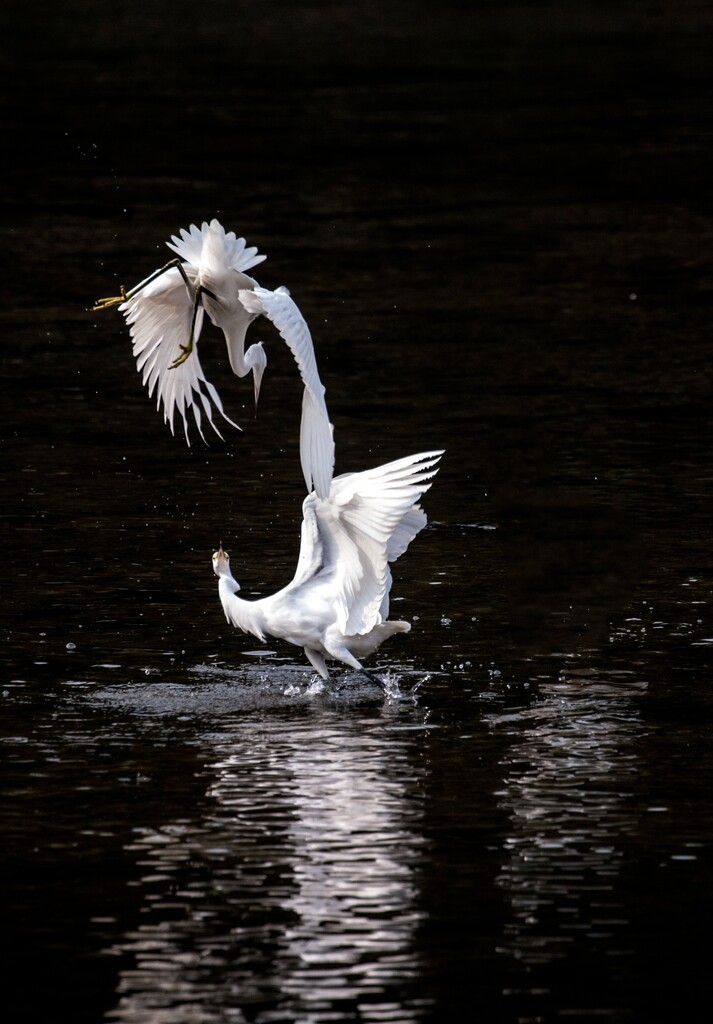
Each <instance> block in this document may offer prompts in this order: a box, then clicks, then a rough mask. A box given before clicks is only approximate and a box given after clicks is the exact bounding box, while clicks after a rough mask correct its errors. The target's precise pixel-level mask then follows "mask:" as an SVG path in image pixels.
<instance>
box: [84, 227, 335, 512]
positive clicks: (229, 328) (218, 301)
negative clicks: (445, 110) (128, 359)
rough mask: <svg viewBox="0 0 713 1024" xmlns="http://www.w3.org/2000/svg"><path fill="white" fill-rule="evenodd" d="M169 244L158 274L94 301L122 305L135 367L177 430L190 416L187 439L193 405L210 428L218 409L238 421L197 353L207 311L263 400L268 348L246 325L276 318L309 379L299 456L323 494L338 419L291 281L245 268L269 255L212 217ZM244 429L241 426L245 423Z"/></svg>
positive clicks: (235, 364) (233, 361)
mask: <svg viewBox="0 0 713 1024" xmlns="http://www.w3.org/2000/svg"><path fill="white" fill-rule="evenodd" d="M167 244H168V247H169V248H170V249H172V250H173V251H174V252H175V253H176V254H177V259H175V260H173V261H171V263H168V264H166V266H165V267H161V268H160V269H159V270H157V271H155V272H154V273H153V274H150V275H149V276H148V277H147V278H145V279H144V280H143V281H141V282H139V284H138V285H136V287H134V288H132V289H130V291H128V292H125V291H124V290H123V289H122V293H121V295H118V296H112V297H109V298H106V299H100V300H99V301H98V302H97V304H96V305H95V307H94V308H95V309H107V308H109V307H111V306H114V305H118V306H119V308H120V310H121V312H122V313H123V314H124V316H125V317H126V321H127V323H128V324H129V326H130V330H131V336H132V339H133V353H134V356H135V358H136V366H137V369H138V370H139V372H140V373H141V374H142V379H143V383H144V385H145V386H146V387H147V388H148V392H149V395H150V396H153V394H154V391H155V392H156V396H157V401H156V406H157V408H158V409H161V407H163V415H164V420H165V421H166V422H168V424H169V426H170V428H171V431H172V432H173V431H174V420H175V414H176V412H178V413H179V414H180V416H181V418H182V420H183V429H184V433H185V436H186V441H187V442H188V443H189V444H190V440H189V436H188V423H189V420H188V413H189V410H190V411H191V412H192V414H193V418H194V420H195V424H196V426H197V428H198V431H199V432H200V434H201V436H202V437H203V436H204V435H203V429H202V419H203V415H205V416H206V417H207V419H208V422H209V423H210V425H211V427H212V428H213V430H215V432H216V433H217V434H218V435H219V436H222V435H221V434H220V431H219V430H218V427H217V426H216V424H215V423H214V421H213V408H215V409H217V410H218V412H219V413H220V414H221V416H222V417H223V418H224V419H225V420H226V421H227V422H228V423H230V424H231V425H232V426H234V427H238V425H237V424H236V423H234V422H233V420H231V419H230V418H229V417H228V416H227V415H226V414H225V412H224V410H223V405H222V402H221V400H220V396H219V395H218V392H217V391H216V389H215V387H214V386H213V384H211V383H210V381H208V380H207V379H206V377H205V374H204V373H203V369H202V367H201V363H200V359H199V358H198V339H199V338H200V334H201V329H202V326H203V317H204V313H207V314H208V317H209V318H210V320H211V321H212V322H213V323H214V324H215V326H216V327H219V328H220V329H221V330H222V331H223V334H224V335H225V341H226V345H227V348H228V356H229V359H230V365H231V367H232V369H233V372H234V373H235V374H236V375H237V376H238V377H244V376H245V375H246V374H247V373H249V372H250V371H251V370H252V373H253V377H254V390H255V402H256V403H257V400H258V396H259V393H260V383H261V380H262V375H263V373H264V371H265V366H266V365H267V357H266V355H265V351H264V349H263V346H262V342H257V343H256V344H254V345H251V346H250V347H249V348H248V349H247V350H246V349H245V337H246V332H247V329H248V327H249V326H250V324H251V323H252V321H253V320H254V319H255V318H256V317H257V316H260V315H262V316H265V317H266V318H267V319H269V320H271V321H273V322H274V324H275V326H276V327H277V329H278V331H279V332H280V335H281V337H282V338H283V339H284V341H285V342H286V343H287V345H288V346H289V347H290V349H291V350H292V353H293V355H294V357H295V360H296V361H297V364H298V367H299V370H300V373H301V375H302V379H303V381H304V384H305V395H304V401H303V419H302V428H301V431H300V458H301V461H302V470H303V473H304V477H305V482H306V484H307V490H308V491H311V490H312V487H313V486H314V487H315V488H316V489H317V493H318V494H320V495H321V496H323V497H326V495H327V494H328V493H329V484H330V480H331V476H332V471H333V467H334V443H333V440H332V428H331V425H330V423H329V417H328V415H327V408H326V405H325V402H324V387H323V385H322V382H321V381H320V379H319V373H318V372H317V364H316V361H315V358H314V347H313V344H312V338H311V336H310V333H309V329H308V327H307V324H306V323H305V321H304V318H303V317H302V314H301V313H300V311H299V309H298V308H297V306H296V304H295V302H294V301H293V299H292V298H291V296H290V294H289V292H288V291H287V289H285V288H278V289H277V290H276V291H270V290H269V289H267V288H260V287H259V285H258V284H257V282H256V281H255V280H254V279H253V278H252V277H249V276H248V275H247V274H246V271H247V270H250V269H251V268H252V267H254V266H256V265H257V264H258V263H262V261H263V260H264V259H265V258H266V257H265V256H261V255H259V254H258V251H257V249H256V248H254V247H248V246H246V244H245V239H244V238H237V237H236V236H235V233H234V232H232V231H230V232H227V233H226V231H225V229H224V227H223V226H222V224H220V223H219V222H218V221H217V220H212V221H211V222H210V224H208V223H205V222H204V223H203V224H202V226H201V227H200V228H198V227H196V225H195V224H192V225H191V227H190V228H189V230H188V231H186V230H185V229H181V231H180V233H179V236H176V235H173V236H172V239H171V241H170V242H168V243H167ZM238 429H240V428H239V427H238Z"/></svg>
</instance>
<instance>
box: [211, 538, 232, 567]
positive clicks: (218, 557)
mask: <svg viewBox="0 0 713 1024" xmlns="http://www.w3.org/2000/svg"><path fill="white" fill-rule="evenodd" d="M213 572H214V573H215V575H216V576H231V575H232V573H231V572H230V555H229V554H228V553H227V551H223V543H222V541H221V544H220V547H219V548H218V550H217V551H215V552H213Z"/></svg>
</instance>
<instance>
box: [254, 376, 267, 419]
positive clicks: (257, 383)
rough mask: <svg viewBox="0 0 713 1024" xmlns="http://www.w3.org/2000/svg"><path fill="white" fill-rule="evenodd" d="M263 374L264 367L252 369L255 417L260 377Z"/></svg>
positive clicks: (260, 382)
mask: <svg viewBox="0 0 713 1024" xmlns="http://www.w3.org/2000/svg"><path fill="white" fill-rule="evenodd" d="M264 372H265V367H264V366H254V367H253V387H254V388H255V416H257V403H258V399H259V398H260V385H261V384H262V375H263V373H264Z"/></svg>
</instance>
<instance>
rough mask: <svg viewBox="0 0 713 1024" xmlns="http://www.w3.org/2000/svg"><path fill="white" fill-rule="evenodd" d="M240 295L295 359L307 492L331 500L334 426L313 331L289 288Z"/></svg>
mask: <svg viewBox="0 0 713 1024" xmlns="http://www.w3.org/2000/svg"><path fill="white" fill-rule="evenodd" d="M239 294H240V301H241V302H242V303H243V305H244V306H245V308H246V309H247V310H248V312H250V313H253V314H255V315H256V316H257V315H259V314H262V315H263V316H266V317H267V318H268V320H271V321H272V322H273V324H274V325H275V327H276V328H277V330H278V331H279V332H280V336H281V337H282V339H283V340H284V341H285V342H286V343H287V345H288V346H289V348H290V350H291V351H292V354H293V356H294V357H295V362H296V363H297V366H298V368H299V371H300V375H301V377H302V380H303V381H304V386H305V392H304V396H303V400H302V423H301V426H300V462H301V463H302V472H303V474H304V478H305V483H306V485H307V490H308V491H311V490H312V488H314V489H315V490H316V492H317V494H318V495H319V497H320V498H327V497H328V495H329V489H330V486H331V483H332V474H333V472H334V437H333V427H332V424H331V423H330V422H329V414H328V412H327V404H326V402H325V400H324V385H323V384H322V381H321V380H320V379H319V372H318V370H317V360H316V359H315V355H314V345H313V344H312V336H311V335H310V332H309V328H308V327H307V324H306V322H305V319H304V317H303V316H302V314H301V313H300V311H299V309H298V308H297V305H296V304H295V302H294V300H293V299H292V297H291V296H290V293H289V292H288V291H287V289H286V288H277V289H276V290H275V291H270V290H269V289H268V288H260V287H257V288H255V289H251V290H247V289H241V291H240V293H239Z"/></svg>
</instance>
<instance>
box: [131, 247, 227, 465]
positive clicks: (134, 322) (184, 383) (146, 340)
mask: <svg viewBox="0 0 713 1024" xmlns="http://www.w3.org/2000/svg"><path fill="white" fill-rule="evenodd" d="M183 270H184V272H185V274H186V276H187V278H188V280H189V281H193V280H195V277H196V270H195V268H194V267H191V266H189V265H187V264H184V265H183ZM132 291H135V292H136V294H135V295H134V296H133V298H130V299H128V300H127V301H126V302H124V303H122V305H121V306H120V307H119V308H120V310H121V311H122V313H123V314H124V316H125V317H126V322H127V323H128V324H129V327H130V330H131V337H132V339H133V343H134V344H133V352H134V356H135V357H136V367H137V369H138V370H139V371H140V372H141V373H142V377H143V383H144V384H145V385H146V386H147V388H148V392H149V396H152V395H153V393H154V390H156V392H157V401H156V408H157V409H160V408H161V406H162V405H163V418H164V421H167V422H168V424H169V426H170V427H171V433H174V416H175V413H176V410H178V412H179V413H180V414H181V417H182V419H183V430H184V433H185V435H186V442H187V443H188V444H189V445H190V443H191V442H190V440H189V437H188V419H187V413H188V410H189V409H190V410H191V411H192V412H193V417H194V419H195V422H196V426H197V427H198V431H199V433H200V435H201V437H203V440H205V437H204V435H203V429H202V426H201V423H202V415H201V409H202V410H203V412H204V413H205V415H206V417H207V418H208V422H209V423H210V425H211V427H212V428H213V430H214V431H215V432H216V434H218V436H219V437H221V436H222V435H221V433H220V431H219V430H218V428H217V426H216V425H215V423H214V422H213V413H212V406H211V403H212V405H214V406H215V408H216V409H217V410H218V412H219V413H220V414H221V416H222V417H223V419H225V420H226V421H227V422H228V423H230V424H231V426H233V427H236V428H237V429H238V430H240V427H238V425H237V423H233V421H232V420H231V419H230V418H229V417H228V416H226V414H225V413H224V412H223V404H222V402H221V400H220V397H219V395H218V392H217V391H216V390H215V388H214V387H213V385H212V384H211V383H210V381H208V380H206V378H205V376H204V374H203V369H202V367H201V364H200V360H199V358H198V348H197V342H198V338H199V336H200V332H201V327H202V325H203V309H202V308H201V307H199V308H198V310H197V315H196V321H195V325H194V330H193V340H194V348H193V352H192V353H191V355H190V356H189V357H188V359H186V361H185V362H183V363H181V365H180V366H176V367H174V366H173V363H174V362H175V360H176V359H177V358H178V356H180V355H181V348H180V346H181V345H186V344H187V343H188V339H189V337H190V331H191V319H192V317H193V297H192V295H191V294H190V293H189V288H188V285H187V284H186V282H185V280H184V278H183V276H182V274H181V273H180V271H179V270H178V269H176V268H175V267H173V268H172V269H170V270H167V271H166V273H165V274H162V275H161V276H160V277H157V278H156V279H155V280H153V281H151V283H150V284H147V285H146V286H145V287H143V288H142V287H141V285H139V286H138V287H137V289H132Z"/></svg>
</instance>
